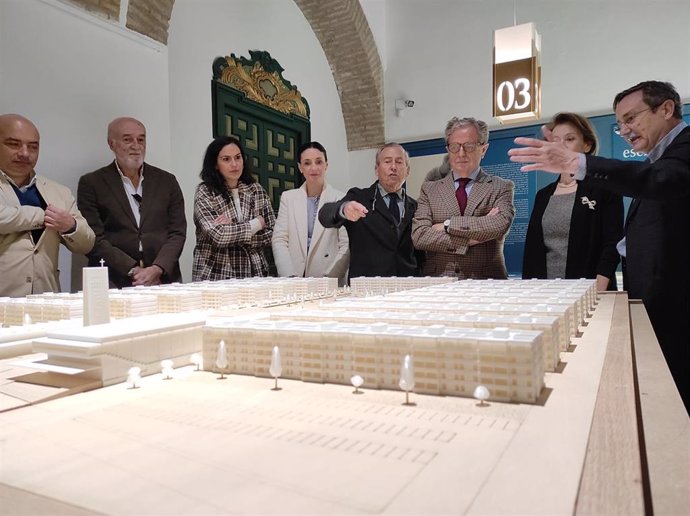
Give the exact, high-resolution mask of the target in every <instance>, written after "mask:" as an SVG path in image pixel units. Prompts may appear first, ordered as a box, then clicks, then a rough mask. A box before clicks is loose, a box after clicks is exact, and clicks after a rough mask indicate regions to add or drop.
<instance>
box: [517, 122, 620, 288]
mask: <svg viewBox="0 0 690 516" xmlns="http://www.w3.org/2000/svg"><path fill="white" fill-rule="evenodd" d="M547 127H548V128H549V129H550V130H551V131H552V133H553V137H554V140H555V141H560V142H562V143H563V145H565V146H566V147H567V148H568V149H570V150H573V151H576V152H583V153H585V154H596V151H597V137H596V134H595V133H594V128H593V127H592V125H591V124H590V122H589V120H587V119H586V118H584V117H583V116H581V115H578V114H575V113H558V114H557V115H556V116H555V117H553V119H552V120H551V121H550V122H549V123H548V124H547ZM622 237H623V199H622V197H621V196H620V195H616V194H613V193H610V192H606V191H603V190H599V189H598V188H594V187H592V186H591V184H590V182H589V180H587V179H584V180H583V181H575V180H574V179H573V178H572V177H571V176H570V174H561V175H560V176H559V177H558V179H557V180H556V181H555V182H553V183H551V184H550V185H548V186H545V187H544V188H542V189H541V190H539V191H538V192H537V195H536V197H535V199H534V208H533V209H532V215H531V217H530V220H529V226H528V228H527V237H526V239H525V252H524V256H523V260H522V277H523V278H568V279H576V278H591V279H596V281H597V289H598V290H616V288H617V287H616V267H618V261H619V259H620V258H619V255H618V251H617V250H616V244H617V243H618V242H619V241H620V240H621V238H622Z"/></svg>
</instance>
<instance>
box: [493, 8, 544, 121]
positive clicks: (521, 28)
mask: <svg viewBox="0 0 690 516" xmlns="http://www.w3.org/2000/svg"><path fill="white" fill-rule="evenodd" d="M493 78H494V80H493V104H494V109H493V115H494V117H495V118H496V119H498V121H499V122H500V123H501V124H505V123H511V122H512V123H514V122H522V121H526V120H535V119H538V118H539V117H540V116H541V36H540V35H539V33H538V32H537V29H536V27H535V25H534V23H531V22H530V23H523V24H522V25H513V26H512V27H506V28H505V29H497V30H495V31H494V73H493Z"/></svg>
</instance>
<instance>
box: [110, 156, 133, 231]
mask: <svg viewBox="0 0 690 516" xmlns="http://www.w3.org/2000/svg"><path fill="white" fill-rule="evenodd" d="M103 175H104V181H105V183H106V184H107V185H108V187H109V188H110V190H111V191H112V193H113V195H114V196H115V199H117V203H118V204H119V205H120V208H122V211H123V213H124V214H125V216H126V217H127V218H128V219H129V220H130V222H131V223H132V225H133V226H134V227H137V221H136V219H135V218H134V213H132V207H131V206H130V204H129V199H128V198H127V192H125V187H124V185H123V184H122V178H121V177H120V173H119V172H118V171H117V167H116V166H115V162H114V161H113V162H112V163H111V164H110V166H109V167H107V168H106V169H105V173H104V174H103Z"/></svg>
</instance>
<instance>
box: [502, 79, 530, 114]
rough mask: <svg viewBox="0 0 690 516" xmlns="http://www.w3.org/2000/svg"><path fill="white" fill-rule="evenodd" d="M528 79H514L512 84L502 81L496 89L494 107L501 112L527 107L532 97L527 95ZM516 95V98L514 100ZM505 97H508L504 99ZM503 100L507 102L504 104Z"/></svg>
mask: <svg viewBox="0 0 690 516" xmlns="http://www.w3.org/2000/svg"><path fill="white" fill-rule="evenodd" d="M529 87H530V83H529V79H525V78H520V79H515V81H514V82H510V81H503V82H502V83H501V84H499V85H498V88H496V105H497V106H498V109H500V110H501V111H510V110H511V109H524V108H526V107H527V106H529V104H530V102H531V101H532V97H531V95H530V93H529ZM516 94H517V98H516ZM505 97H508V98H507V99H505ZM504 99H505V100H506V101H507V102H504Z"/></svg>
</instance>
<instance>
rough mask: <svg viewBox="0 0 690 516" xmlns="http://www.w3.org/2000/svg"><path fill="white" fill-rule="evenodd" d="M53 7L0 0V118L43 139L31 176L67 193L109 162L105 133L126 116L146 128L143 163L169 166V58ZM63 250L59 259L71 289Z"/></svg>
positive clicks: (29, 0)
mask: <svg viewBox="0 0 690 516" xmlns="http://www.w3.org/2000/svg"><path fill="white" fill-rule="evenodd" d="M142 41H144V40H143V38H141V37H137V36H133V35H131V33H129V31H126V30H124V29H120V28H118V27H116V26H114V25H113V24H109V23H107V22H104V21H99V20H96V19H95V18H94V17H93V16H91V15H85V14H84V13H82V12H81V11H79V10H77V9H73V8H70V7H68V6H65V5H64V4H61V3H59V2H56V1H42V0H0V113H19V114H22V115H24V116H26V117H28V118H30V119H31V120H32V121H33V122H34V123H35V124H36V126H37V127H38V129H39V131H40V133H41V150H40V155H39V160H38V165H37V166H36V169H37V172H38V173H39V174H43V175H45V176H47V177H49V178H51V179H54V180H56V181H58V182H60V183H63V184H65V185H66V186H68V187H69V188H70V189H71V190H72V192H73V193H74V194H75V196H76V188H77V181H78V180H79V177H80V176H81V175H82V174H84V173H86V172H90V171H92V170H94V169H96V168H98V167H101V166H103V165H105V164H107V163H108V162H110V161H111V160H112V153H111V152H110V150H109V149H108V145H107V143H106V126H107V124H108V122H110V120H112V119H113V118H115V117H117V116H121V115H132V116H134V117H137V118H139V119H140V120H141V121H142V122H144V123H145V124H146V126H147V129H148V155H147V161H150V162H151V163H154V164H156V165H159V166H162V167H164V168H165V167H169V165H170V131H169V126H170V123H169V110H168V56H167V50H166V48H165V47H163V46H162V45H158V44H155V43H147V44H145V43H142ZM70 264H71V256H70V253H69V251H66V250H65V249H63V250H62V252H61V255H60V270H61V283H62V288H63V290H69V288H70V279H71V278H70Z"/></svg>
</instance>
